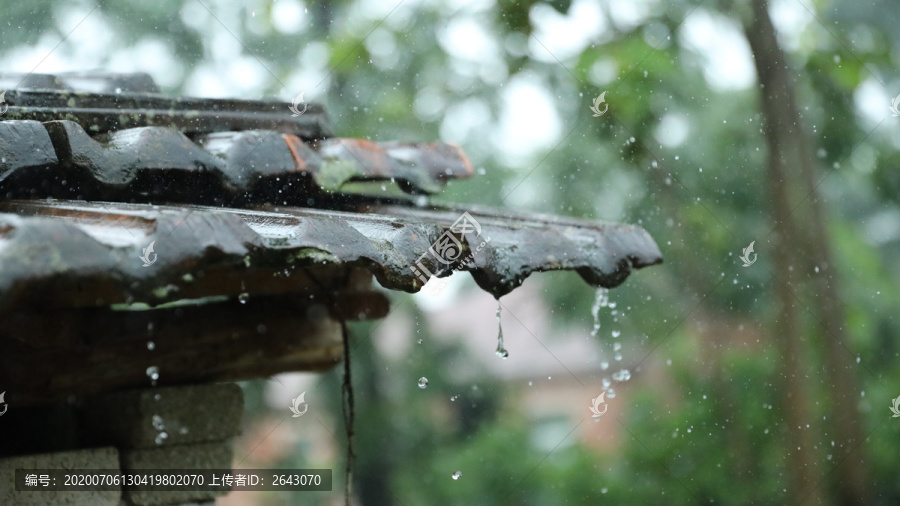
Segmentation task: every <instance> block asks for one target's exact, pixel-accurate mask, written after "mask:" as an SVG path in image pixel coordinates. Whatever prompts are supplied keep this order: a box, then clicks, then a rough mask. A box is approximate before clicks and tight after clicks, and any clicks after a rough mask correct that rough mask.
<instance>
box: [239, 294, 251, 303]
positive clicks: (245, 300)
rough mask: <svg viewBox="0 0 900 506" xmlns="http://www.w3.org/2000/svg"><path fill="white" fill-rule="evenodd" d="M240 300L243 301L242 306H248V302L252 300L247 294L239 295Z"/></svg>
mask: <svg viewBox="0 0 900 506" xmlns="http://www.w3.org/2000/svg"><path fill="white" fill-rule="evenodd" d="M238 300H239V301H241V304H246V303H247V301H248V300H250V294H249V293H247V292H241V293H240V294H239V295H238Z"/></svg>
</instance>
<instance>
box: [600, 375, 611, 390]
mask: <svg viewBox="0 0 900 506" xmlns="http://www.w3.org/2000/svg"><path fill="white" fill-rule="evenodd" d="M601 382H602V383H603V389H604V390H606V389H607V388H609V386H610V385H612V381H609V378H603V379H602V380H601Z"/></svg>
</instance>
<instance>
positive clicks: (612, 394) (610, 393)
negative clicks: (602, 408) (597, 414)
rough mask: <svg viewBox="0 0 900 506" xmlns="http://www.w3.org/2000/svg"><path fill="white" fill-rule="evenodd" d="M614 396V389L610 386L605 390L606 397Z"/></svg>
mask: <svg viewBox="0 0 900 506" xmlns="http://www.w3.org/2000/svg"><path fill="white" fill-rule="evenodd" d="M615 396H616V391H615V390H613V389H612V388H610V389H609V390H607V391H606V398H607V399H613V398H615Z"/></svg>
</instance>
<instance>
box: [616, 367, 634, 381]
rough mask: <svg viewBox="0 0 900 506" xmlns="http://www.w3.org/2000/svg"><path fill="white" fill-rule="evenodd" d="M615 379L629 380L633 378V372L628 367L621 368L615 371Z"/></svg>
mask: <svg viewBox="0 0 900 506" xmlns="http://www.w3.org/2000/svg"><path fill="white" fill-rule="evenodd" d="M613 379H614V380H616V381H628V380H630V379H631V372H630V371H629V370H628V369H621V370H619V371H616V372H614V373H613Z"/></svg>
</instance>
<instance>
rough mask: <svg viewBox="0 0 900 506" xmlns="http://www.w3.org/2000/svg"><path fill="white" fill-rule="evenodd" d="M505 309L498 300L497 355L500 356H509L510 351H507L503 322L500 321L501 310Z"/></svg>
mask: <svg viewBox="0 0 900 506" xmlns="http://www.w3.org/2000/svg"><path fill="white" fill-rule="evenodd" d="M501 309H503V306H501V305H500V301H499V300H498V301H497V351H496V352H495V353H497V356H498V357H500V358H503V359H505V358H507V357H509V351H507V349H506V347H505V346H503V324H501V323H500V310H501Z"/></svg>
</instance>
